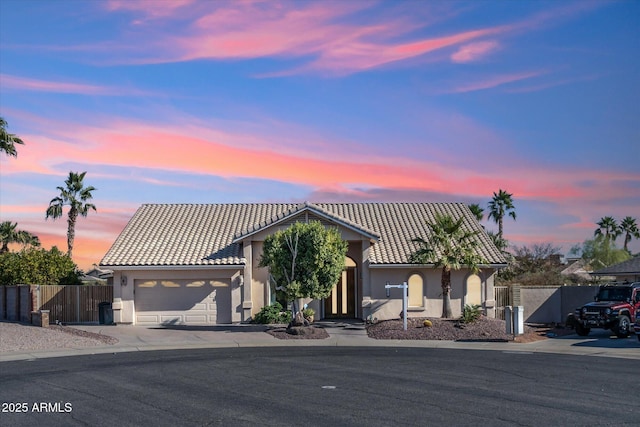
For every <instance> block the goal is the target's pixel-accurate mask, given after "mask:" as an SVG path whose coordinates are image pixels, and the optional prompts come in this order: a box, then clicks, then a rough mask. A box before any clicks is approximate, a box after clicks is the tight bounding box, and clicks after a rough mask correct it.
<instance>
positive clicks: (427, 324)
mask: <svg viewBox="0 0 640 427" xmlns="http://www.w3.org/2000/svg"><path fill="white" fill-rule="evenodd" d="M422 326H424V327H425V328H430V327H432V326H433V322H432V321H431V320H429V319H424V321H423V322H422Z"/></svg>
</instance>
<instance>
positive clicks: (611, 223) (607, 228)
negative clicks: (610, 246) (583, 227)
mask: <svg viewBox="0 0 640 427" xmlns="http://www.w3.org/2000/svg"><path fill="white" fill-rule="evenodd" d="M596 224H597V225H598V228H596V231H594V232H593V235H594V236H602V235H604V238H605V239H607V240H609V238H612V239H613V240H615V239H616V237H618V236H619V235H620V232H621V231H620V226H619V225H618V222H617V221H616V220H615V219H614V218H613V217H612V216H605V217H602V218H601V219H600V221H598V222H596ZM603 232H604V233H603Z"/></svg>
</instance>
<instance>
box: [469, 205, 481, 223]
mask: <svg viewBox="0 0 640 427" xmlns="http://www.w3.org/2000/svg"><path fill="white" fill-rule="evenodd" d="M469 210H471V213H472V214H473V216H475V217H476V219H477V220H478V222H480V221H482V220H483V219H484V209H482V208H481V207H480V205H479V204H477V203H472V204H470V205H469Z"/></svg>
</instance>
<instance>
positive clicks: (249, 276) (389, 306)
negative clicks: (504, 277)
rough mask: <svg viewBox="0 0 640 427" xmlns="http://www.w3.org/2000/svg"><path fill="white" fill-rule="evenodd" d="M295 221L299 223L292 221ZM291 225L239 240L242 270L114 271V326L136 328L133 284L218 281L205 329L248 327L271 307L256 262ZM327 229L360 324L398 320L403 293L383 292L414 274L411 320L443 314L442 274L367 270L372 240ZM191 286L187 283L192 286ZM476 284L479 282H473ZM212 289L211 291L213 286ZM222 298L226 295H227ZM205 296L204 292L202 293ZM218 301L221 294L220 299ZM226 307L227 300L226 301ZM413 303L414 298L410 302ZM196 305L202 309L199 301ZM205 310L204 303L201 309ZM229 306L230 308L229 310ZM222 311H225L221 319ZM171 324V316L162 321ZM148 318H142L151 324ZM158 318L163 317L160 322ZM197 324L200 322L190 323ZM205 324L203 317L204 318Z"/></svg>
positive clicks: (487, 285)
mask: <svg viewBox="0 0 640 427" xmlns="http://www.w3.org/2000/svg"><path fill="white" fill-rule="evenodd" d="M293 220H300V218H294V219H292V221H293ZM290 223H291V221H287V222H286V223H280V224H276V225H273V226H271V227H266V228H264V229H261V230H259V231H257V232H255V233H253V234H249V235H246V236H244V237H243V238H242V239H241V243H242V252H243V256H244V261H245V263H244V265H232V266H206V267H204V266H185V267H180V268H175V267H174V268H171V267H139V268H132V267H115V268H113V270H114V282H113V283H114V302H113V311H114V321H115V322H116V323H122V324H138V323H140V322H139V316H138V317H137V312H136V310H137V308H136V295H135V292H134V291H135V289H136V283H142V282H141V281H149V280H155V281H158V283H159V286H164V285H167V286H175V287H179V286H180V285H179V284H180V283H182V284H184V283H186V284H187V285H185V286H188V285H189V284H190V283H196V282H197V283H200V282H204V283H205V285H204V286H209V283H210V282H211V283H213V281H218V282H220V283H228V284H229V288H230V289H229V292H230V297H229V301H228V303H227V302H225V306H224V307H221V306H220V303H219V301H218V306H217V307H216V311H215V313H216V316H215V318H209V319H208V320H206V321H204V323H207V324H209V323H219V322H217V321H216V320H219V319H229V320H230V322H233V323H237V322H247V321H250V320H251V319H252V318H253V317H254V316H255V314H256V313H258V312H259V311H260V309H261V308H262V307H263V306H265V305H267V304H269V302H270V289H269V285H268V279H269V275H268V271H267V269H266V268H260V267H259V266H258V265H259V262H260V256H261V254H262V247H263V243H264V240H265V238H266V237H267V236H269V235H270V234H272V233H274V232H275V231H276V230H278V229H283V228H286V227H288V226H289V225H290ZM323 223H325V225H329V226H337V228H338V230H339V231H340V233H341V235H342V238H343V239H344V240H346V241H347V242H348V244H349V246H348V252H347V256H348V257H349V258H350V259H351V260H352V261H353V262H354V263H355V265H356V267H355V288H354V292H355V307H354V313H355V316H354V317H355V318H358V319H363V320H385V319H393V318H398V317H399V315H400V313H401V311H402V293H401V291H400V290H399V289H391V290H390V293H389V296H387V292H386V290H385V285H386V284H387V283H392V284H400V283H403V282H406V281H407V280H408V279H409V277H410V276H411V275H412V274H418V275H419V276H420V277H421V278H422V281H423V298H422V301H423V303H422V305H421V306H418V307H410V309H409V316H411V317H439V316H440V315H441V313H442V291H441V285H440V277H441V271H440V270H439V269H434V268H432V267H429V266H419V265H380V264H376V265H370V259H369V254H370V249H371V247H372V245H375V244H376V239H375V238H372V237H371V236H368V235H366V233H362V232H358V231H357V230H355V229H352V228H350V227H348V226H344V225H341V224H332V223H330V222H328V221H327V220H326V219H325V220H323ZM469 274H470V272H469V271H468V270H466V269H463V270H459V271H453V272H452V275H451V306H452V309H453V315H454V316H456V317H457V316H460V314H461V313H462V309H463V307H464V305H465V304H466V303H468V302H469V301H470V300H471V299H473V300H474V301H475V300H477V295H474V297H473V298H471V297H470V296H468V295H467V289H466V282H467V278H468V277H469ZM493 275H494V270H493V269H492V268H484V269H483V270H482V272H481V273H479V274H478V276H479V277H480V299H481V303H482V306H483V308H484V310H485V313H486V314H487V315H488V316H491V317H494V316H495V312H494V307H493V305H494V302H493ZM190 281H191V282H190ZM476 282H477V281H476ZM211 286H212V285H211ZM189 292H193V291H190V290H189V289H188V288H187V287H185V288H184V289H182V290H176V291H175V294H176V295H180V296H181V297H180V298H183V299H185V303H188V298H189V297H188V294H189ZM225 292H226V291H225ZM204 294H206V292H204ZM211 295H212V296H207V301H208V302H209V303H210V304H213V303H214V301H213V300H215V298H216V296H215V294H214V293H212V294H211ZM219 295H222V294H219ZM225 301H226V300H225ZM414 301H415V296H414ZM195 302H197V303H201V302H202V301H200V299H199V297H198V299H197V301H195ZM306 302H307V303H308V304H309V306H310V307H311V308H313V309H314V310H315V311H316V317H317V318H323V317H325V314H326V313H324V304H323V302H322V301H311V300H307V301H306ZM203 304H204V303H203ZM227 305H228V306H227ZM220 310H226V312H225V313H221V312H220ZM165 317H166V318H167V319H169V320H171V319H172V317H171V316H168V317H167V316H165ZM149 318H152V317H148V316H147V317H145V318H144V319H149ZM158 318H161V317H158ZM186 318H187V317H186V316H184V317H180V316H177V315H176V316H175V321H176V322H178V323H181V322H184V321H185V320H184V319H186ZM192 318H197V319H199V318H198V317H192ZM203 318H204V317H203Z"/></svg>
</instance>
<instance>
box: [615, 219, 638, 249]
mask: <svg viewBox="0 0 640 427" xmlns="http://www.w3.org/2000/svg"><path fill="white" fill-rule="evenodd" d="M620 231H621V232H622V233H624V247H623V249H624V250H625V251H627V252H628V251H629V249H627V246H628V245H629V242H630V241H631V239H632V238H634V237H635V238H636V239H640V230H639V229H638V224H636V219H635V218H632V217H630V216H628V217H625V218H624V219H623V220H622V222H620Z"/></svg>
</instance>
